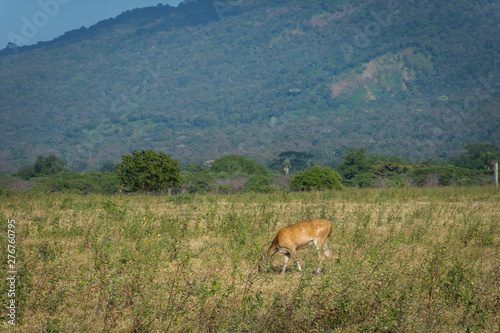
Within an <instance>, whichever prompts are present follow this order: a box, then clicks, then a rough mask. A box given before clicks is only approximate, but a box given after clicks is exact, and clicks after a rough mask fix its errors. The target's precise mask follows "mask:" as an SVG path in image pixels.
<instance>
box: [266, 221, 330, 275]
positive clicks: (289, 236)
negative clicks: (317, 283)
mask: <svg viewBox="0 0 500 333" xmlns="http://www.w3.org/2000/svg"><path fill="white" fill-rule="evenodd" d="M332 229H333V227H332V222H330V221H327V220H323V219H312V220H309V221H303V222H299V223H296V224H292V225H289V226H287V227H284V228H282V229H280V231H278V234H277V235H276V237H274V240H273V242H272V243H271V246H270V247H269V250H267V258H269V259H271V258H272V257H273V256H274V255H275V254H276V253H278V252H281V253H284V254H285V264H284V265H283V270H282V272H281V274H282V275H283V276H284V275H285V270H286V265H287V264H288V261H289V260H290V258H292V259H293V260H295V261H297V267H298V269H299V271H302V268H301V267H300V263H299V261H298V260H297V251H298V250H302V249H305V248H308V247H310V246H311V245H313V244H314V245H315V246H316V249H317V250H318V254H319V267H318V269H317V270H316V272H317V273H319V272H320V268H321V262H322V260H323V257H324V256H326V257H328V259H330V260H332V258H331V253H330V251H329V250H328V247H327V245H326V243H327V241H328V238H329V237H330V236H331V235H332ZM321 252H323V255H322V253H321ZM265 259H266V255H263V256H262V263H264V261H265ZM262 271H263V269H262V264H261V265H259V272H262Z"/></svg>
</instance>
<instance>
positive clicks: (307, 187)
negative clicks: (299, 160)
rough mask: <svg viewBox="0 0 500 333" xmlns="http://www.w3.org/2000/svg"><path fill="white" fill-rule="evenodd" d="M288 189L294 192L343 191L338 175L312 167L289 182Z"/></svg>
mask: <svg viewBox="0 0 500 333" xmlns="http://www.w3.org/2000/svg"><path fill="white" fill-rule="evenodd" d="M290 187H291V189H292V190H294V191H311V190H327V189H335V190H341V189H344V186H343V185H342V181H341V178H340V175H339V174H338V173H337V172H335V171H334V170H332V169H330V168H323V167H320V166H314V167H312V168H310V169H307V170H305V171H302V172H299V173H298V174H297V175H296V176H295V177H294V178H293V179H292V180H291V181H290Z"/></svg>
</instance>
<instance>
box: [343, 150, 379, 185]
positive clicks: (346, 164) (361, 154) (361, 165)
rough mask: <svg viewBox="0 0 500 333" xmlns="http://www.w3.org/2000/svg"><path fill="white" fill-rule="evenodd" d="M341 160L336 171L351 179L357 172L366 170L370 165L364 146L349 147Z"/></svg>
mask: <svg viewBox="0 0 500 333" xmlns="http://www.w3.org/2000/svg"><path fill="white" fill-rule="evenodd" d="M342 160H343V162H342V164H340V165H339V166H338V167H337V171H338V172H339V173H340V174H341V175H342V176H344V178H346V179H352V178H354V177H356V175H357V174H359V173H363V172H367V171H368V170H369V169H370V167H371V166H372V163H371V162H370V160H369V157H368V156H367V154H366V149H364V148H359V149H358V148H349V149H348V150H347V155H346V156H344V157H343V158H342Z"/></svg>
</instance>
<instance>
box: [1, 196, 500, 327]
mask: <svg viewBox="0 0 500 333" xmlns="http://www.w3.org/2000/svg"><path fill="white" fill-rule="evenodd" d="M176 198H177V197H167V196H146V195H117V196H104V195H86V196H84V195H79V194H75V193H65V194H60V193H53V194H47V195H40V194H39V193H38V194H35V193H33V192H31V193H30V192H26V193H24V194H12V193H11V194H10V195H9V196H4V197H1V198H0V199H1V200H0V212H1V213H0V218H1V221H2V224H3V226H4V227H2V230H3V232H4V234H5V235H6V234H7V231H6V225H7V219H15V220H16V222H17V229H16V232H17V234H16V237H17V238H16V241H17V243H16V251H17V252H16V255H17V264H16V265H17V267H16V268H17V271H18V282H17V286H16V287H17V292H18V294H17V295H16V301H17V302H18V308H17V311H18V312H17V315H18V317H17V318H16V320H17V324H18V326H17V327H15V328H14V330H11V329H10V327H9V326H8V324H7V320H6V318H5V317H2V321H1V324H0V325H1V326H0V327H2V328H4V329H7V328H8V329H9V331H13V332H26V331H33V332H79V331H100V330H104V331H113V332H131V331H133V332H148V331H153V332H155V331H163V332H164V331H252V332H253V331H270V332H276V331H279V332H299V331H303V332H311V331H315V332H328V331H329V332H340V331H342V332H355V331H356V332H357V331H381V332H384V331H390V332H402V331H410V332H415V331H442V332H457V331H471V332H496V331H498V330H499V329H500V326H499V324H498V323H500V314H499V313H500V311H499V308H500V283H499V277H500V259H499V258H500V236H499V232H500V209H499V208H498V207H500V195H499V193H498V192H497V191H495V190H494V189H492V188H488V187H463V188H462V187H459V188H451V187H450V188H428V189H427V188H425V189H424V188H400V189H397V188H390V189H384V190H374V189H369V190H359V189H358V190H352V189H349V190H346V191H338V192H337V191H334V192H312V193H294V192H276V193H270V194H255V193H238V194H232V195H211V194H207V195H196V194H193V195H183V196H182V197H178V198H179V199H176ZM476 202H478V205H477V207H476V208H474V209H471V207H472V205H473V204H474V203H476ZM310 218H326V219H330V220H332V222H333V224H334V232H333V235H332V238H331V239H330V241H329V247H330V250H331V251H332V253H333V254H334V258H335V259H334V260H333V261H332V262H328V261H326V262H325V263H324V269H323V270H322V273H321V274H319V275H316V274H313V272H312V271H313V270H314V269H315V268H316V266H317V264H318V262H317V255H316V253H315V251H314V250H312V249H308V250H304V251H301V252H299V260H300V261H301V265H302V266H303V267H304V266H305V270H304V272H303V273H300V272H298V271H297V268H296V265H294V264H292V265H289V268H288V269H287V272H286V274H285V276H284V277H282V276H281V274H279V272H280V269H281V267H282V264H283V258H282V256H281V255H276V256H275V258H274V259H273V261H272V262H271V266H270V268H269V270H268V271H266V272H264V274H258V272H257V263H258V260H259V258H260V257H261V255H262V254H263V253H264V252H265V251H266V250H267V248H268V246H269V245H270V244H271V241H272V239H273V237H274V236H275V234H276V232H277V231H278V230H279V228H282V227H284V226H286V225H289V224H293V223H295V222H299V221H302V220H306V219H310ZM2 239H4V250H3V251H2V252H1V256H0V258H1V262H2V263H3V265H6V262H7V252H6V250H5V247H6V245H7V242H6V237H3V238H2ZM3 268H5V266H4V267H3ZM0 288H1V290H4V292H1V293H0V298H1V300H2V304H6V302H7V301H8V297H7V293H6V292H5V290H7V289H8V288H7V281H6V280H2V282H1V286H0ZM2 316H5V314H2Z"/></svg>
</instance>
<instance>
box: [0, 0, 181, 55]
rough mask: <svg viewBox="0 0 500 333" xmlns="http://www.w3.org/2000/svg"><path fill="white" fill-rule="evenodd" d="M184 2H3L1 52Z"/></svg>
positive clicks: (94, 0)
mask: <svg viewBox="0 0 500 333" xmlns="http://www.w3.org/2000/svg"><path fill="white" fill-rule="evenodd" d="M180 2H181V0H0V49H3V48H5V46H7V43H9V42H14V43H16V44H18V45H30V44H35V43H37V42H39V41H48V40H52V39H54V38H56V37H58V36H60V35H62V34H64V33H65V32H66V31H70V30H73V29H78V28H80V27H82V26H84V27H89V26H91V25H93V24H95V23H97V22H99V21H101V20H104V19H108V18H111V17H116V16H117V15H119V14H120V13H122V12H124V11H126V10H129V9H134V8H141V7H148V6H155V5H157V4H158V3H161V4H164V5H165V4H169V5H171V6H177V5H178V4H179V3H180Z"/></svg>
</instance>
